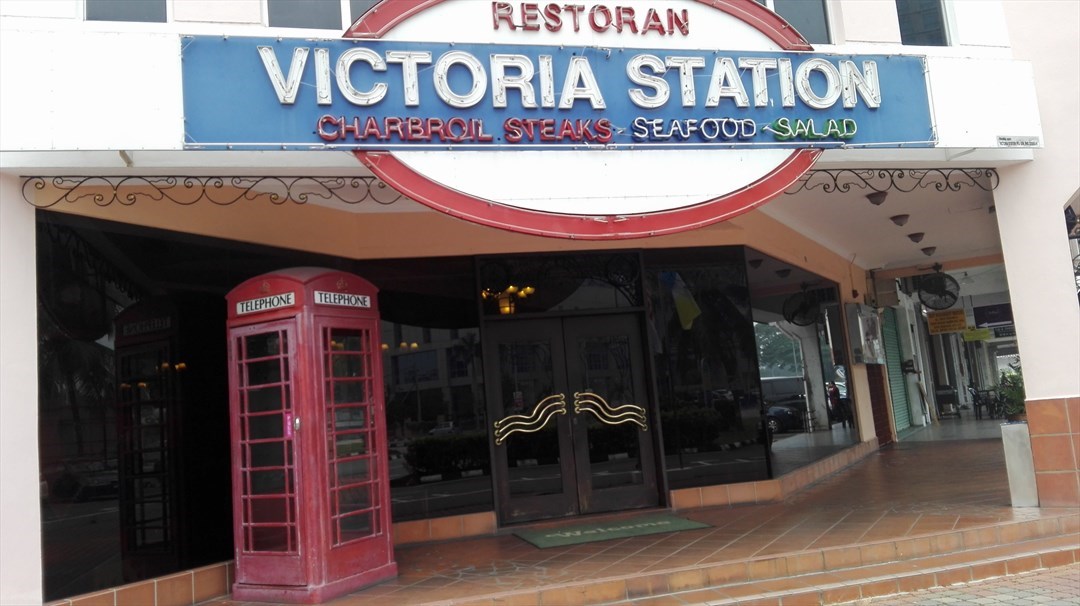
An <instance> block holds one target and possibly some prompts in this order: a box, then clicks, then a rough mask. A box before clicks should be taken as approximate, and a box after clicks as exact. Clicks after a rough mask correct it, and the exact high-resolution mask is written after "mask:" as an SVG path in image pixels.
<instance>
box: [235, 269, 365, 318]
mask: <svg viewBox="0 0 1080 606" xmlns="http://www.w3.org/2000/svg"><path fill="white" fill-rule="evenodd" d="M378 292H379V289H378V288H376V287H375V285H374V284H372V283H371V282H368V281H367V280H365V279H364V278H361V277H360V276H357V275H356V274H351V273H348V272H343V271H338V270H334V269H326V268H323V267H292V268H288V269H281V270H277V271H272V272H269V273H265V274H262V275H260V276H255V277H254V278H250V279H248V280H245V281H244V282H242V283H240V284H239V285H238V286H237V287H236V288H234V289H232V290H231V291H229V294H227V295H225V299H226V301H228V305H229V316H228V317H229V321H230V323H246V322H247V320H248V319H249V318H250V319H251V320H252V321H259V322H261V321H266V320H268V319H273V318H275V317H282V316H289V315H295V314H296V313H299V312H300V311H301V310H304V309H305V308H315V307H317V308H318V310H320V311H325V312H327V313H333V312H336V313H341V312H352V313H360V314H363V315H367V314H374V315H376V316H377V315H378V311H379V310H378V297H377V295H378Z"/></svg>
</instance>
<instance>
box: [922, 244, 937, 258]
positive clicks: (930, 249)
mask: <svg viewBox="0 0 1080 606" xmlns="http://www.w3.org/2000/svg"><path fill="white" fill-rule="evenodd" d="M935 251H937V247H936V246H927V247H926V248H924V249H922V254H924V255H926V256H928V257H929V256H930V255H932V254H934V252H935Z"/></svg>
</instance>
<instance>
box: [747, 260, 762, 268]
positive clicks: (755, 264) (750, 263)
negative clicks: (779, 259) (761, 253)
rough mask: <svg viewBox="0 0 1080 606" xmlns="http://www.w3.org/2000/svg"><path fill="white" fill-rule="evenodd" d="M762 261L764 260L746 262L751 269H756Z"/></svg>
mask: <svg viewBox="0 0 1080 606" xmlns="http://www.w3.org/2000/svg"><path fill="white" fill-rule="evenodd" d="M764 260H765V259H750V260H749V261H747V263H748V264H749V265H750V267H751V268H753V269H757V268H759V267H761V262H762V261H764Z"/></svg>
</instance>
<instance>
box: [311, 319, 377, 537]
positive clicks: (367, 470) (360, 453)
mask: <svg viewBox="0 0 1080 606" xmlns="http://www.w3.org/2000/svg"><path fill="white" fill-rule="evenodd" d="M322 342H323V346H324V353H323V360H324V364H325V367H324V376H325V377H326V383H325V390H324V393H323V397H324V398H325V402H326V419H327V426H328V430H329V431H327V460H328V461H329V464H330V473H329V476H328V477H329V478H330V492H331V495H330V506H331V508H332V511H331V518H332V524H331V533H332V535H333V536H332V537H331V539H332V542H333V544H334V545H335V546H337V545H343V544H345V543H348V542H350V541H354V540H357V539H362V538H364V537H368V536H371V535H373V534H377V533H378V532H379V528H377V525H376V523H375V521H376V520H377V519H378V516H376V515H374V514H375V512H376V511H377V509H378V507H377V505H376V499H375V498H374V496H375V495H376V494H378V493H377V490H376V484H375V481H376V480H377V478H376V476H375V469H376V466H375V464H374V463H375V462H374V460H373V458H372V453H371V444H372V440H373V438H374V431H375V427H374V425H373V423H372V415H371V413H372V410H371V406H372V402H371V394H372V391H373V389H372V388H373V380H374V377H373V376H372V374H371V367H372V361H371V355H372V350H371V333H370V331H368V330H361V329H343V328H326V329H324V331H323V340H322Z"/></svg>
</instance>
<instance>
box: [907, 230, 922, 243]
mask: <svg viewBox="0 0 1080 606" xmlns="http://www.w3.org/2000/svg"><path fill="white" fill-rule="evenodd" d="M924 236H926V234H924V233H923V232H921V231H917V232H915V233H913V234H908V235H907V237H908V239H909V240H911V241H912V242H915V243H916V244H918V243H919V242H922V239H923V237H924Z"/></svg>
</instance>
